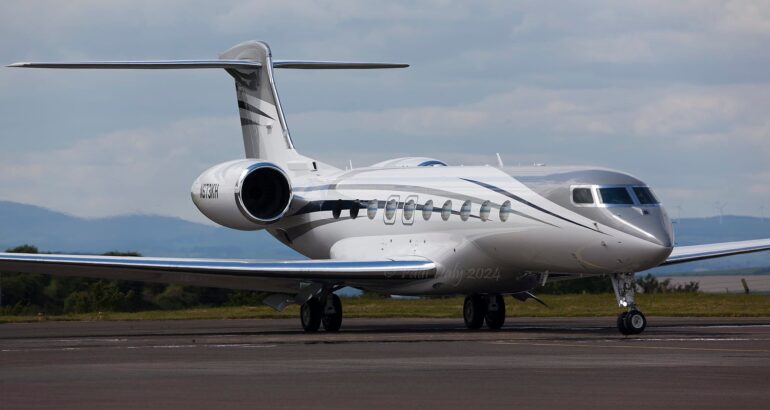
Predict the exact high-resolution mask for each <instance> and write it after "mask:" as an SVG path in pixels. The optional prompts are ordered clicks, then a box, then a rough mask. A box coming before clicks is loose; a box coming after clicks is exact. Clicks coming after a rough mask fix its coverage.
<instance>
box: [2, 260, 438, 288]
mask: <svg viewBox="0 0 770 410" xmlns="http://www.w3.org/2000/svg"><path fill="white" fill-rule="evenodd" d="M0 272H8V273H42V274H49V275H60V276H86V277H94V278H105V279H121V280H135V281H142V282H158V283H175V284H181V285H191V286H210V287H220V288H230V289H249V290H264V291H281V290H283V291H287V290H289V291H290V290H292V289H294V290H297V289H298V286H299V283H300V282H329V283H335V284H336V283H345V282H346V281H360V280H376V281H405V280H418V279H429V278H432V277H434V276H435V274H436V264H435V263H434V262H433V261H430V260H428V259H425V258H420V257H403V258H393V259H382V260H336V259H327V260H278V261H271V260H254V259H251V260H248V259H245V260H239V259H177V258H151V257H120V256H87V255H49V254H26V253H0Z"/></svg>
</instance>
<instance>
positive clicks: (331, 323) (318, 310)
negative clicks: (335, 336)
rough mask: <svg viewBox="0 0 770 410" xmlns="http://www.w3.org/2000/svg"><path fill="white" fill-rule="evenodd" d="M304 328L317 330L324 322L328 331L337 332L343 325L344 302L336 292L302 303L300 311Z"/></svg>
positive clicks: (307, 330) (311, 330) (309, 330)
mask: <svg viewBox="0 0 770 410" xmlns="http://www.w3.org/2000/svg"><path fill="white" fill-rule="evenodd" d="M299 318H300V321H301V322H302V329H303V330H304V331H306V332H317V331H318V328H319V327H321V324H323V326H324V329H326V331H327V332H336V331H338V330H340V326H342V302H341V301H340V297H339V296H337V295H335V294H334V293H328V294H326V295H325V296H322V297H320V298H318V297H312V298H310V300H308V301H307V302H305V303H303V304H302V307H301V308H300V311H299Z"/></svg>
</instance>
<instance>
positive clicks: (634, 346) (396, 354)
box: [0, 317, 770, 409]
mask: <svg viewBox="0 0 770 410" xmlns="http://www.w3.org/2000/svg"><path fill="white" fill-rule="evenodd" d="M299 329H300V325H299V319H296V320H287V319H278V320H189V321H136V322H117V321H115V322H113V321H96V322H35V323H20V324H2V325H0V409H17V408H56V409H62V408H81V409H82V408H100V409H101V408H110V409H113V408H131V409H136V408H163V409H198V408H208V409H212V408H213V409H222V408H236V409H240V408H270V409H274V408H292V409H295V408H307V409H311V408H312V409H336V408H355V409H380V408H389V409H392V408H398V409H401V408H443V409H453V408H465V409H469V408H487V409H488V408H557V407H558V408H565V407H566V408H614V409H626V408H768V403H770V317H766V318H660V317H649V318H648V328H647V330H646V331H645V332H644V333H643V334H642V335H638V336H630V337H624V336H621V335H620V334H619V333H618V331H617V329H616V328H615V319H614V318H609V317H608V318H531V319H530V318H526V319H521V318H511V319H509V320H508V321H507V323H506V326H505V327H504V328H503V329H502V330H501V331H486V330H481V331H468V330H466V329H464V327H463V326H462V320H461V319H345V320H344V322H343V328H342V331H340V332H339V333H325V332H322V331H321V332H318V333H315V334H305V333H302V332H301V331H300V330H299Z"/></svg>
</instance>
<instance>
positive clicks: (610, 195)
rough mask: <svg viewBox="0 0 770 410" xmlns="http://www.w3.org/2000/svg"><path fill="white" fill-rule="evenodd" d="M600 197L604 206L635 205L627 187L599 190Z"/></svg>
mask: <svg viewBox="0 0 770 410" xmlns="http://www.w3.org/2000/svg"><path fill="white" fill-rule="evenodd" d="M599 196H600V197H601V199H602V203H603V204H607V205H633V204H634V200H633V199H631V195H629V194H628V190H627V189H626V188H625V187H614V188H599Z"/></svg>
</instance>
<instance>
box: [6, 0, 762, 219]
mask: <svg viewBox="0 0 770 410" xmlns="http://www.w3.org/2000/svg"><path fill="white" fill-rule="evenodd" d="M250 39H260V40H264V41H267V42H268V43H269V44H270V45H271V48H272V51H273V56H274V58H276V59H317V60H354V61H392V62H405V63H409V64H411V67H410V68H408V69H402V70H378V71H365V70H364V71H338V72H333V71H316V72H314V71H306V70H297V71H295V70H278V71H277V72H276V83H277V88H278V91H279V94H280V96H281V102H282V105H283V108H284V111H285V113H286V117H287V122H288V125H289V128H290V129H291V132H292V137H293V139H294V142H295V145H296V146H297V148H298V150H299V151H300V152H301V153H303V154H304V155H307V156H311V157H314V158H317V159H319V160H321V161H324V162H328V163H332V164H335V165H337V166H340V167H344V166H345V165H346V164H347V163H348V160H352V162H353V165H354V166H365V165H367V164H371V163H375V162H379V161H382V160H385V159H389V158H393V157H400V156H429V157H435V158H438V159H441V160H444V161H447V162H450V163H453V164H464V165H474V164H487V163H488V164H494V163H496V159H495V153H497V152H499V153H500V155H501V156H502V158H503V161H504V162H505V163H506V165H515V164H531V163H535V162H538V163H545V164H548V165H596V166H601V167H609V168H614V169H618V170H622V171H625V172H628V173H631V174H633V175H635V176H637V177H639V178H640V179H642V180H644V181H646V182H647V183H648V184H649V185H650V186H652V187H653V189H654V190H655V191H656V193H657V194H658V196H659V197H660V198H661V200H662V201H663V203H664V204H665V205H666V206H667V207H668V208H669V210H670V211H669V212H670V214H672V216H673V217H678V216H681V217H698V216H710V215H714V214H716V213H717V212H718V211H717V208H718V207H720V206H721V207H723V209H724V212H725V214H738V215H755V216H762V215H766V214H768V213H770V209H767V210H766V209H765V206H768V207H770V161H768V159H769V158H770V2H767V1H707V0H706V1H686V0H682V1H670V0H661V1H658V0H653V1H636V2H615V1H560V2H544V1H515V2H513V1H486V2H466V1H450V0H436V1H424V2H412V1H398V0H396V1H387V2H362V1H361V2H359V1H348V0H340V1H305V0H300V1H290V0H280V1H275V0H266V1H217V2H211V1H200V2H196V1H161V0H147V1H145V0H125V1H124V0H112V1H109V2H106V1H102V0H68V1H66V2H63V1H34V0H23V1H16V0H3V1H2V2H0V63H3V64H10V63H13V62H17V61H57V60H63V61H67V60H69V61H73V60H131V59H194V58H215V57H216V56H217V55H218V54H219V53H220V52H222V51H224V50H226V49H228V48H229V47H231V46H232V45H235V44H237V43H240V42H242V41H245V40H250ZM234 97H235V96H234V86H233V84H232V81H231V79H230V77H229V76H228V75H227V74H226V73H224V72H223V71H218V70H191V71H177V70H169V71H165V70H164V71H119V70H109V71H94V70H84V71H77V70H66V71H64V70H30V69H27V70H23V69H13V68H0V200H10V201H17V202H23V203H30V204H35V205H39V206H44V207H47V208H51V209H54V210H58V211H64V212H67V213H70V214H73V215H76V216H81V217H89V218H96V217H105V216H112V215H120V214H133V213H143V214H144V213H147V214H159V215H173V216H179V217H182V218H184V219H188V220H192V221H197V222H203V221H205V219H204V217H203V216H202V215H200V214H199V213H198V211H197V209H196V208H195V206H194V205H193V204H192V202H191V201H190V194H189V190H190V185H191V184H192V182H193V180H194V179H195V178H196V177H197V176H198V175H199V174H200V173H201V172H202V171H203V170H205V169H206V168H208V167H209V166H212V165H214V164H217V163H220V162H223V161H227V160H231V159H237V158H242V157H243V155H244V153H243V145H242V144H243V143H242V139H241V135H240V126H239V121H238V117H237V115H238V113H237V106H236V102H235V98H234Z"/></svg>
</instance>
